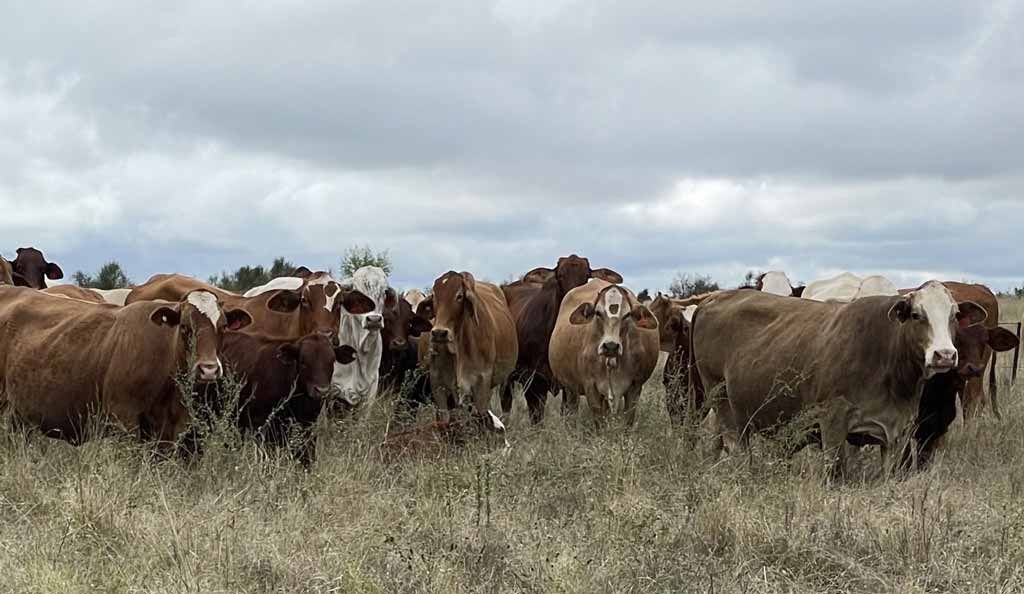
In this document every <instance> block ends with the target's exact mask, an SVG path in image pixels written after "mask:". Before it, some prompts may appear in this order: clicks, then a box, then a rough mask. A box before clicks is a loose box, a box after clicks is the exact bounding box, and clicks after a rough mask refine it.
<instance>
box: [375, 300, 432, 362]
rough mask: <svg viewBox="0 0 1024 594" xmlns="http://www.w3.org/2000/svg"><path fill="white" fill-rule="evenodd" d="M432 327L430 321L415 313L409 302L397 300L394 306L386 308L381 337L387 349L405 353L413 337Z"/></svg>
mask: <svg viewBox="0 0 1024 594" xmlns="http://www.w3.org/2000/svg"><path fill="white" fill-rule="evenodd" d="M431 327H432V325H431V323H430V320H427V319H425V318H423V317H422V316H420V315H418V314H416V313H414V312H413V308H412V306H411V305H409V302H408V301H406V300H405V299H396V300H395V303H394V305H392V306H390V307H385V308H384V328H382V329H381V331H380V333H381V334H380V335H381V339H382V340H383V341H384V346H385V347H387V348H389V349H391V350H392V351H404V350H405V349H406V348H408V346H409V339H410V338H411V337H414V336H419V335H420V334H421V333H423V332H427V331H428V330H430V328H431Z"/></svg>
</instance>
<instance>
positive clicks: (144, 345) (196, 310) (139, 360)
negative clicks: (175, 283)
mask: <svg viewBox="0 0 1024 594" xmlns="http://www.w3.org/2000/svg"><path fill="white" fill-rule="evenodd" d="M251 321H252V319H251V318H250V317H249V314H247V313H246V312H245V311H242V310H238V309H228V310H227V311H225V310H224V308H223V307H222V306H221V304H220V303H219V302H218V301H217V297H216V296H215V295H213V294H212V293H209V292H206V291H194V292H191V293H189V294H187V295H185V296H184V298H183V299H182V300H181V301H179V302H173V303H172V302H166V301H147V302H143V303H136V304H133V305H129V306H126V307H117V306H114V305H109V304H99V303H89V302H86V301H80V300H77V299H67V298H64V297H60V296H56V295H48V294H46V293H43V292H41V291H36V290H34V289H27V288H21V287H0V394H2V396H0V408H6V407H10V408H11V409H13V411H14V413H15V415H16V417H17V418H19V419H20V420H22V421H24V422H27V423H30V424H31V425H34V426H36V427H38V428H40V429H41V430H42V431H44V432H45V433H47V434H48V435H51V436H53V437H59V438H62V439H66V440H68V441H71V442H73V443H78V442H80V441H82V440H83V439H84V438H85V437H87V436H86V435H85V431H84V429H85V428H87V427H88V426H89V419H90V418H91V417H93V416H94V415H96V414H97V413H98V414H100V415H103V416H106V417H109V418H112V419H113V420H114V421H115V422H116V423H118V424H119V425H121V426H122V427H124V428H125V429H127V430H129V431H133V432H136V433H137V434H138V435H139V437H141V438H143V439H158V440H161V441H165V442H166V441H173V440H174V439H175V438H176V437H177V436H178V434H179V433H180V432H181V431H182V430H183V429H184V428H185V426H186V423H187V421H188V413H187V410H186V408H185V405H184V402H183V401H182V398H181V395H180V393H179V389H178V385H177V383H176V382H175V375H176V374H178V373H179V372H180V371H182V370H183V369H184V368H185V365H186V362H187V361H189V357H188V355H189V352H188V351H189V346H188V345H189V343H194V345H195V359H194V363H193V365H192V369H191V370H190V371H191V373H192V374H193V376H194V377H195V379H196V380H197V381H200V382H210V381H214V380H216V379H218V378H219V377H220V376H221V374H222V373H223V365H222V364H221V361H220V358H219V356H218V348H219V343H220V338H219V335H220V333H221V332H222V331H223V330H224V328H225V327H227V326H235V327H241V326H245V325H247V324H249V323H250V322H251Z"/></svg>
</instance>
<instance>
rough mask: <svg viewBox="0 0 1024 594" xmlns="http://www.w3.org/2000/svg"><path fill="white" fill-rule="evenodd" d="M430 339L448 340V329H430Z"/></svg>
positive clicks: (435, 340) (436, 340)
mask: <svg viewBox="0 0 1024 594" xmlns="http://www.w3.org/2000/svg"><path fill="white" fill-rule="evenodd" d="M430 339H431V340H433V341H434V342H448V329H447V328H434V329H433V330H431V331H430Z"/></svg>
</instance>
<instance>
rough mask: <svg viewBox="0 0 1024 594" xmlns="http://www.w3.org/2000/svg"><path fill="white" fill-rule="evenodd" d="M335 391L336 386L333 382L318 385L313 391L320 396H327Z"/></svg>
mask: <svg viewBox="0 0 1024 594" xmlns="http://www.w3.org/2000/svg"><path fill="white" fill-rule="evenodd" d="M334 391H335V387H334V385H333V384H328V385H326V386H316V387H315V388H313V393H314V394H315V395H316V396H317V397H318V398H327V397H328V396H330V395H331V393H332V392H334Z"/></svg>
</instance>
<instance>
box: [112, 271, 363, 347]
mask: <svg viewBox="0 0 1024 594" xmlns="http://www.w3.org/2000/svg"><path fill="white" fill-rule="evenodd" d="M195 290H205V291H209V292H211V293H213V294H215V295H217V298H218V299H220V300H221V301H222V302H223V303H224V304H225V306H228V307H231V308H237V309H244V310H245V311H246V312H248V313H249V315H250V316H252V320H253V322H252V324H251V325H250V326H249V327H248V328H246V330H245V331H246V332H254V333H263V334H267V335H270V336H275V337H279V338H300V337H302V336H305V335H307V334H309V333H311V332H320V333H323V334H325V335H326V334H329V335H335V334H336V333H337V329H338V320H339V318H340V316H341V312H340V310H339V309H338V308H337V307H336V306H337V305H339V304H344V306H345V307H346V308H347V309H349V311H352V308H354V309H355V310H357V311H360V310H361V311H370V310H372V309H373V307H374V304H373V300H371V299H370V298H369V297H367V296H365V295H363V294H362V293H359V292H358V291H351V290H345V289H343V288H342V287H340V286H338V285H337V284H336V283H335V284H333V285H332V286H330V287H327V286H326V285H323V284H317V285H313V284H310V283H307V282H304V281H303V280H301V279H297V282H296V284H295V286H294V287H291V288H288V289H274V290H268V291H265V292H263V293H260V294H259V295H256V296H254V297H243V296H241V295H238V294H236V293H232V292H230V291H225V290H224V289H219V288H217V287H214V286H212V285H210V284H208V283H205V282H203V281H201V280H199V279H196V278H192V277H189V276H184V275H181V274H157V275H155V276H153V277H152V278H150V279H149V280H148V281H146V282H145V283H143V284H141V285H139V286H137V287H135V288H133V289H132V290H131V293H129V294H128V297H127V298H126V299H125V303H126V304H131V303H136V302H138V301H152V300H154V299H164V300H167V301H177V300H179V299H181V297H182V296H183V295H186V294H188V293H189V292H190V291H195ZM325 291H334V292H333V293H331V295H330V297H328V296H327V295H326V294H325ZM339 292H340V293H341V294H340V295H339V294H338V293H339ZM339 297H340V298H339ZM328 304H330V305H329V306H328ZM350 306H351V307H350Z"/></svg>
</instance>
